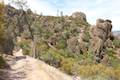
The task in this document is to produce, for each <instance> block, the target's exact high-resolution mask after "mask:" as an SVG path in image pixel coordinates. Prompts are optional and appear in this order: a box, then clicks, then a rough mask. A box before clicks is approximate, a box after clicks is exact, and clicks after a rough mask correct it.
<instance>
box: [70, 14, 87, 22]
mask: <svg viewBox="0 0 120 80" xmlns="http://www.w3.org/2000/svg"><path fill="white" fill-rule="evenodd" d="M72 17H73V18H79V19H80V20H83V21H86V15H85V14H84V13H83V12H75V13H73V14H72Z"/></svg>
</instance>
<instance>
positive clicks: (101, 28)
mask: <svg viewBox="0 0 120 80" xmlns="http://www.w3.org/2000/svg"><path fill="white" fill-rule="evenodd" d="M111 23H112V22H111V21H110V20H103V19H98V20H97V21H96V25H95V26H93V27H92V28H91V38H92V39H91V47H92V51H93V53H94V59H95V61H96V62H98V63H99V62H101V60H102V59H103V58H104V55H105V48H106V45H105V43H107V41H109V40H108V39H111V36H112V33H111V30H112V24H111Z"/></svg>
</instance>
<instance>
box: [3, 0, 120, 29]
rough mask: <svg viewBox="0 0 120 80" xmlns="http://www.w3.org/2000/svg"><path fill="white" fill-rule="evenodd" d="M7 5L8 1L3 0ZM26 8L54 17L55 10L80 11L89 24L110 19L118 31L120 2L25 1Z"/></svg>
mask: <svg viewBox="0 0 120 80" xmlns="http://www.w3.org/2000/svg"><path fill="white" fill-rule="evenodd" d="M5 2H6V3H8V0H5ZM27 2H28V6H29V7H30V8H31V9H32V10H33V11H35V12H37V13H38V14H40V13H41V12H42V13H43V15H54V16H56V14H57V10H59V11H63V14H64V15H71V14H72V13H73V12H76V11H81V12H84V13H85V14H86V16H87V20H88V22H89V23H90V24H93V25H94V24H95V22H96V19H98V18H103V19H111V20H112V22H113V30H120V10H119V9H120V0H27Z"/></svg>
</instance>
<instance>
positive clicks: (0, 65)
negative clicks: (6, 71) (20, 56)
mask: <svg viewBox="0 0 120 80" xmlns="http://www.w3.org/2000/svg"><path fill="white" fill-rule="evenodd" d="M5 65H6V62H5V60H4V59H3V57H2V56H0V69H1V68H4V66H5Z"/></svg>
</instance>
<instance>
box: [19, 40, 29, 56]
mask: <svg viewBox="0 0 120 80" xmlns="http://www.w3.org/2000/svg"><path fill="white" fill-rule="evenodd" d="M17 45H18V46H20V47H21V48H22V49H23V54H24V55H30V54H31V51H30V50H31V47H30V45H31V41H30V40H22V41H21V42H19V43H18V44H17Z"/></svg>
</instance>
